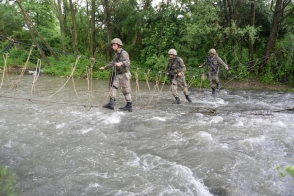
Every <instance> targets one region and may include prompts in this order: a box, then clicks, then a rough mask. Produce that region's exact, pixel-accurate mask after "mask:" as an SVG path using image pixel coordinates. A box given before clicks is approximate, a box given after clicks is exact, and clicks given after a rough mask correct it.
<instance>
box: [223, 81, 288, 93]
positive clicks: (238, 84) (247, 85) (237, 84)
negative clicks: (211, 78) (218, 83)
mask: <svg viewBox="0 0 294 196" xmlns="http://www.w3.org/2000/svg"><path fill="white" fill-rule="evenodd" d="M223 85H224V86H223V88H226V89H243V90H270V91H292V92H293V91H294V88H291V87H290V86H287V85H282V84H262V83H260V82H258V81H257V80H250V81H231V82H228V83H225V82H224V83H223Z"/></svg>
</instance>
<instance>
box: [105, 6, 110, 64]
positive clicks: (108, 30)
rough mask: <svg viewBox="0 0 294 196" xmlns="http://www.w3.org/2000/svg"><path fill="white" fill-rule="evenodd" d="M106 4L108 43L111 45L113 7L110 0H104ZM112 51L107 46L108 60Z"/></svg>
mask: <svg viewBox="0 0 294 196" xmlns="http://www.w3.org/2000/svg"><path fill="white" fill-rule="evenodd" d="M104 6H105V17H106V29H107V43H108V46H109V45H110V42H111V37H112V26H111V9H110V5H109V1H108V0H104ZM110 52H111V48H109V47H107V48H106V59H107V61H108V60H109V59H110Z"/></svg>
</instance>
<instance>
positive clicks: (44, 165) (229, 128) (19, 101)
mask: <svg viewBox="0 0 294 196" xmlns="http://www.w3.org/2000/svg"><path fill="white" fill-rule="evenodd" d="M65 80H66V78H55V77H46V76H40V78H39V79H38V81H37V83H36V85H35V88H34V89H33V91H32V94H31V85H32V77H31V76H24V77H23V78H22V80H21V82H20V83H19V85H18V87H17V89H16V90H11V91H7V89H9V87H10V85H8V84H6V85H4V86H3V87H2V88H1V89H0V94H1V97H0V111H1V114H0V164H1V165H2V166H7V167H8V168H10V169H11V170H12V171H13V172H14V173H15V174H16V176H17V189H18V190H19V192H20V194H21V195H28V196H35V195H36V196H37V195H116V196H135V195H137V196H139V195H162V196H194V195H198V196H210V195H223V196H225V195H236V196H249V195H250V196H259V195H262V196H291V195H294V178H292V177H291V176H290V175H286V176H285V177H282V176H281V175H280V174H279V172H280V171H278V170H277V168H276V167H277V166H278V165H281V166H282V168H283V167H284V166H287V165H294V155H293V151H294V120H293V119H294V118H293V115H294V114H293V112H292V113H291V112H288V111H281V112H275V111H276V110H281V109H285V108H293V107H294V94H293V93H286V92H276V91H272V92H271V91H245V90H230V89H224V90H220V91H218V92H217V95H216V96H215V97H213V96H211V91H210V89H204V92H199V89H198V88H192V89H190V91H191V99H192V101H193V103H188V102H187V101H186V100H185V99H184V96H183V95H182V94H181V97H180V98H181V100H182V104H180V105H174V104H171V102H172V101H173V98H172V95H171V94H170V93H169V92H168V88H169V87H168V86H166V87H164V89H163V93H162V94H161V95H159V96H157V95H156V93H153V91H152V92H151V93H150V92H149V91H147V90H146V86H145V83H144V82H141V83H140V84H141V86H140V87H141V88H140V92H137V91H135V89H136V87H135V86H133V98H134V100H133V107H134V111H133V112H122V111H119V110H118V107H120V106H124V105H125V102H124V99H123V96H122V94H120V93H119V94H118V96H117V100H116V103H115V110H114V111H111V110H107V109H104V108H102V105H103V104H105V103H107V101H108V99H107V91H108V87H107V84H108V81H105V80H94V81H93V94H92V101H93V102H92V103H93V105H94V106H95V107H94V108H92V109H90V110H88V109H87V108H84V107H83V106H81V105H83V104H89V99H88V98H89V95H88V86H87V81H86V80H83V79H76V80H75V87H76V89H77V92H78V94H79V97H80V99H81V102H80V101H79V100H78V99H77V98H76V95H75V93H74V89H73V85H72V84H71V82H70V83H69V84H67V85H66V86H65V87H64V88H63V89H62V90H61V91H60V92H59V93H57V94H56V95H54V96H52V97H51V98H47V97H48V96H50V95H52V94H53V93H54V92H56V91H57V90H58V89H59V88H60V87H61V86H62V85H63V84H64V82H65ZM132 83H134V82H132ZM29 99H30V100H29ZM34 100H38V102H34ZM40 100H42V101H41V102H40Z"/></svg>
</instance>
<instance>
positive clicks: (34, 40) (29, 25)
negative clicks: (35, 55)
mask: <svg viewBox="0 0 294 196" xmlns="http://www.w3.org/2000/svg"><path fill="white" fill-rule="evenodd" d="M15 2H16V3H17V4H18V6H19V8H20V10H21V13H22V15H23V18H24V20H25V22H26V24H27V27H28V29H29V31H30V34H31V36H32V39H33V42H34V44H35V45H36V46H37V49H38V51H39V53H40V55H41V57H42V59H44V60H45V61H46V63H48V59H47V57H46V56H45V54H44V52H43V50H42V49H41V47H40V44H39V42H38V41H37V39H36V36H35V34H34V31H35V30H34V25H33V23H32V21H31V20H30V18H29V16H28V15H27V13H26V11H25V9H24V7H23V6H22V4H21V2H20V0H16V1H15Z"/></svg>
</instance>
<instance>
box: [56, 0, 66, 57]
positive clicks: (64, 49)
mask: <svg viewBox="0 0 294 196" xmlns="http://www.w3.org/2000/svg"><path fill="white" fill-rule="evenodd" d="M57 3H58V5H57V12H58V20H59V27H60V35H61V47H62V52H63V53H65V52H66V47H65V30H64V21H63V15H62V6H61V4H62V0H58V2H57Z"/></svg>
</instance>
